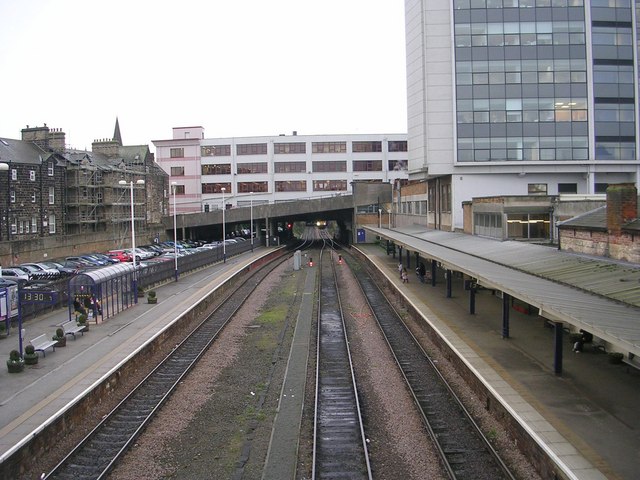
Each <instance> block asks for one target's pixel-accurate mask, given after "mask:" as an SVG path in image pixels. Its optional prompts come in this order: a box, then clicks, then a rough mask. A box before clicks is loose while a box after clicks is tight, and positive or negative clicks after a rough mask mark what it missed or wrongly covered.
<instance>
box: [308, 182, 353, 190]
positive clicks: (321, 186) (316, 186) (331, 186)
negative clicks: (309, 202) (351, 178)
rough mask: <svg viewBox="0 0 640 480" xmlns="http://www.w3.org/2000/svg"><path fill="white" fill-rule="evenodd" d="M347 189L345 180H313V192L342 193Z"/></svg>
mask: <svg viewBox="0 0 640 480" xmlns="http://www.w3.org/2000/svg"><path fill="white" fill-rule="evenodd" d="M346 189H347V181H346V180H314V181H313V191H314V192H321V191H344V190H346Z"/></svg>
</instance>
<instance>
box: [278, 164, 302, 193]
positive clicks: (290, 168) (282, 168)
mask: <svg viewBox="0 0 640 480" xmlns="http://www.w3.org/2000/svg"><path fill="white" fill-rule="evenodd" d="M273 169H274V173H305V172H306V171H307V162H275V163H274V164H273ZM276 191H277V190H276Z"/></svg>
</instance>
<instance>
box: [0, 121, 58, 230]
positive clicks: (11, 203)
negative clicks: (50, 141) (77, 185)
mask: <svg viewBox="0 0 640 480" xmlns="http://www.w3.org/2000/svg"><path fill="white" fill-rule="evenodd" d="M55 133H57V132H55ZM65 169H66V159H65V158H64V156H63V155H61V154H60V153H58V152H56V151H50V150H49V149H48V148H47V145H46V142H45V143H41V142H24V141H20V140H12V139H8V138H0V185H2V187H1V188H0V212H1V213H0V241H2V242H6V241H24V240H29V239H33V238H40V237H47V236H50V235H57V234H60V233H61V232H64V226H63V218H64V215H63V214H64V187H63V186H64V183H65V182H64V179H65Z"/></svg>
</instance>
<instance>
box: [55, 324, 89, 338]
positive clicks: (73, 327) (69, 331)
mask: <svg viewBox="0 0 640 480" xmlns="http://www.w3.org/2000/svg"><path fill="white" fill-rule="evenodd" d="M60 327H61V328H62V330H64V334H65V335H73V339H74V340H75V339H76V333H81V334H82V335H83V336H84V328H85V327H84V325H78V324H77V323H76V321H75V320H69V321H68V322H64V323H63V324H62V325H60Z"/></svg>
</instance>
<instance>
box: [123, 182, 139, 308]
mask: <svg viewBox="0 0 640 480" xmlns="http://www.w3.org/2000/svg"><path fill="white" fill-rule="evenodd" d="M118 184H120V185H126V184H127V181H126V180H120V181H119V182H118ZM136 185H144V180H142V179H140V180H136ZM129 186H130V187H131V252H132V254H133V255H132V257H133V298H134V302H135V303H138V272H137V267H136V220H135V216H134V209H133V180H131V181H130V182H129Z"/></svg>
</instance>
